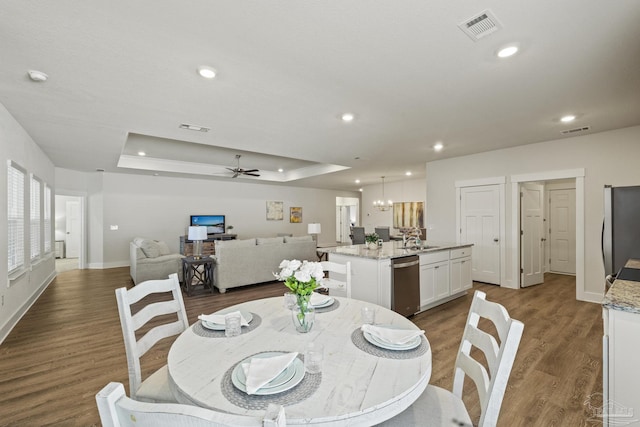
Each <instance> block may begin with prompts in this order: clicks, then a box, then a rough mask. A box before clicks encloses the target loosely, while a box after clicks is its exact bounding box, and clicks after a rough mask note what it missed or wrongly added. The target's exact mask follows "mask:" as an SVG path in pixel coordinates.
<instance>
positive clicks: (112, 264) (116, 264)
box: [87, 261, 129, 270]
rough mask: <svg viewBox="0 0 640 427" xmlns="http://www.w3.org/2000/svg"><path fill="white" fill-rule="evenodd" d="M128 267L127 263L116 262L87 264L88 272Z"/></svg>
mask: <svg viewBox="0 0 640 427" xmlns="http://www.w3.org/2000/svg"><path fill="white" fill-rule="evenodd" d="M119 267H129V261H116V262H94V263H90V264H87V268H88V269H89V270H103V269H105V268H119Z"/></svg>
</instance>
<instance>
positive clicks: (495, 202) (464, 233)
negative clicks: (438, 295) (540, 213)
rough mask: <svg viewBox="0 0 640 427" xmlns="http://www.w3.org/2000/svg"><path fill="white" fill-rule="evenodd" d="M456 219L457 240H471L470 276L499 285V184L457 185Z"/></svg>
mask: <svg viewBox="0 0 640 427" xmlns="http://www.w3.org/2000/svg"><path fill="white" fill-rule="evenodd" d="M460 219H461V224H460V242H461V243H473V257H472V266H473V267H472V276H473V280H475V281H478V282H485V283H493V284H495V285H499V284H500V239H499V238H500V188H499V186H497V185H485V186H478V187H463V188H461V189H460Z"/></svg>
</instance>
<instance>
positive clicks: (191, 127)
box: [178, 123, 211, 132]
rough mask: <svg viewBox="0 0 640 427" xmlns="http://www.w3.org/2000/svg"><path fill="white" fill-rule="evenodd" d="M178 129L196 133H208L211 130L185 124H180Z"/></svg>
mask: <svg viewBox="0 0 640 427" xmlns="http://www.w3.org/2000/svg"><path fill="white" fill-rule="evenodd" d="M178 127H179V128H180V129H187V130H195V131H198V132H209V131H210V130H211V128H206V127H204V126H198V125H190V124H187V123H182V124H181V125H180V126H178Z"/></svg>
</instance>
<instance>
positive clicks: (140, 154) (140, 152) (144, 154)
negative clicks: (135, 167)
mask: <svg viewBox="0 0 640 427" xmlns="http://www.w3.org/2000/svg"><path fill="white" fill-rule="evenodd" d="M146 155H147V153H145V152H144V151H138V156H143V157H144V156H146Z"/></svg>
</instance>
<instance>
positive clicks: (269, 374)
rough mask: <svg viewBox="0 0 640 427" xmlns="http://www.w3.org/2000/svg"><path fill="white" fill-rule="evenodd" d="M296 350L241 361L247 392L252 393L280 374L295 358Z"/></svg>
mask: <svg viewBox="0 0 640 427" xmlns="http://www.w3.org/2000/svg"><path fill="white" fill-rule="evenodd" d="M297 356H298V353H297V352H293V353H286V354H281V355H279V356H273V357H266V358H259V357H253V358H252V359H251V361H250V362H249V363H243V364H242V369H243V370H244V375H245V377H246V378H247V380H246V386H247V394H254V393H255V392H256V391H257V390H258V389H259V388H260V387H262V386H264V385H265V384H267V383H268V382H269V381H271V380H272V379H274V378H275V377H277V376H278V375H280V373H281V372H282V371H284V370H285V369H287V367H288V366H289V365H290V364H291V363H292V362H293V361H294V360H295V358H296V357H297Z"/></svg>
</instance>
